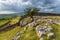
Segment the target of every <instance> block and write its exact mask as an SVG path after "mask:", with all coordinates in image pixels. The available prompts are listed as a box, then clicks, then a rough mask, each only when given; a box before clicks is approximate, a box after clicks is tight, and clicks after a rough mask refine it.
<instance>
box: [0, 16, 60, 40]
mask: <svg viewBox="0 0 60 40" xmlns="http://www.w3.org/2000/svg"><path fill="white" fill-rule="evenodd" d="M51 18H52V17H51ZM52 19H55V18H52ZM25 20H26V21H28V18H26V19H25ZM57 20H60V18H57ZM7 21H8V20H2V21H0V25H3V24H4V23H6V22H7ZM18 21H19V18H14V19H12V20H11V22H10V23H9V24H11V25H12V24H14V23H16V22H18ZM38 23H39V25H45V24H46V22H42V21H41V22H38ZM48 25H49V26H52V27H53V32H54V33H55V37H54V38H52V39H50V40H60V25H58V24H53V23H48ZM21 30H23V27H20V26H15V27H14V28H13V29H11V30H8V31H3V32H0V40H11V39H12V38H13V37H14V36H15V35H16V34H17V33H18V32H19V31H21ZM18 40H40V39H39V37H38V36H37V34H36V31H35V27H33V29H32V30H29V29H26V30H25V31H24V33H23V34H22V35H21V37H20V38H19V39H18ZM44 40H48V39H47V37H46V36H44Z"/></svg>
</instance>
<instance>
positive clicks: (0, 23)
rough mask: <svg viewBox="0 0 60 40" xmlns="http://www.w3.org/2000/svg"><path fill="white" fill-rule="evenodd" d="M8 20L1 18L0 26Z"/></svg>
mask: <svg viewBox="0 0 60 40" xmlns="http://www.w3.org/2000/svg"><path fill="white" fill-rule="evenodd" d="M7 22H8V20H0V26H1V25H3V24H5V23H7Z"/></svg>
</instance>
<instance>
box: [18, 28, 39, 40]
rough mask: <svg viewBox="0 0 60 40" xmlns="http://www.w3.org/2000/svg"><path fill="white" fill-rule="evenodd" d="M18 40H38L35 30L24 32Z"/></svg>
mask: <svg viewBox="0 0 60 40" xmlns="http://www.w3.org/2000/svg"><path fill="white" fill-rule="evenodd" d="M18 40H39V37H38V36H37V35H36V32H35V30H33V29H32V30H26V31H25V32H24V34H22V35H21V37H20V38H19V39H18Z"/></svg>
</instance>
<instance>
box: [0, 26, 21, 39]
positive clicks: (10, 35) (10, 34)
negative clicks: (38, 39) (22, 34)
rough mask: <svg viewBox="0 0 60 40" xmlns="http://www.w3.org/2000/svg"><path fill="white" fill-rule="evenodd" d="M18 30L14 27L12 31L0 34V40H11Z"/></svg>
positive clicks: (18, 28)
mask: <svg viewBox="0 0 60 40" xmlns="http://www.w3.org/2000/svg"><path fill="white" fill-rule="evenodd" d="M20 30H21V28H20V27H18V26H15V28H13V29H12V30H9V31H6V32H0V40H11V39H12V38H13V36H15V35H16V34H17V33H18V32H19V31H20Z"/></svg>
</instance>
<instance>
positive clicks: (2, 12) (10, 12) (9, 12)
mask: <svg viewBox="0 0 60 40" xmlns="http://www.w3.org/2000/svg"><path fill="white" fill-rule="evenodd" d="M13 13H16V12H12V11H0V14H13Z"/></svg>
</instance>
